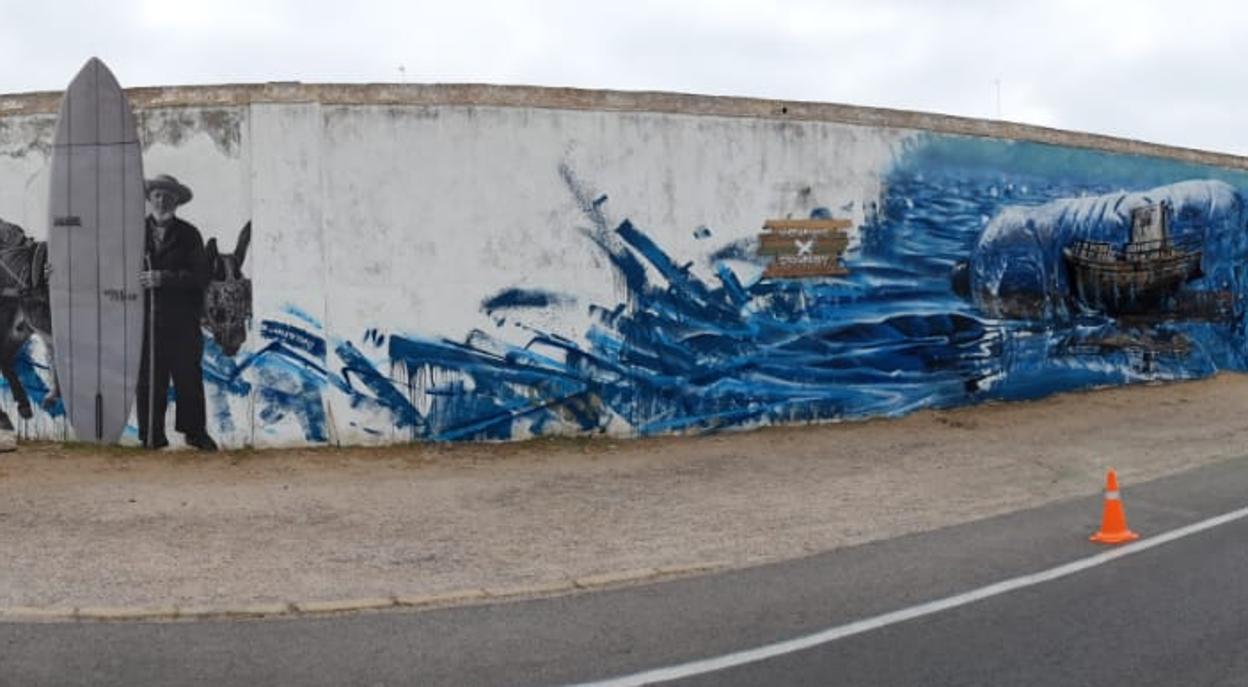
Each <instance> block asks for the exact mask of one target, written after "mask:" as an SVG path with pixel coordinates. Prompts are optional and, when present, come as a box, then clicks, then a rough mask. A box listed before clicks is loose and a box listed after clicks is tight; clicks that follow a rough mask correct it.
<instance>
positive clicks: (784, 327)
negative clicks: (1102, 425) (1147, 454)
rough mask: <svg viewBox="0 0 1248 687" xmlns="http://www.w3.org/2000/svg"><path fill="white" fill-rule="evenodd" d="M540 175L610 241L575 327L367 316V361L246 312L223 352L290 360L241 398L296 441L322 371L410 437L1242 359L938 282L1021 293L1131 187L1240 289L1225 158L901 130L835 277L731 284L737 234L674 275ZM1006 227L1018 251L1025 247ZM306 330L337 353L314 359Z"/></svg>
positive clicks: (1066, 381)
mask: <svg viewBox="0 0 1248 687" xmlns="http://www.w3.org/2000/svg"><path fill="white" fill-rule="evenodd" d="M560 174H561V175H562V176H563V179H564V181H565V183H566V185H567V187H568V189H569V191H570V193H571V194H572V197H573V198H574V200H575V202H576V203H577V205H578V206H579V207H580V209H581V211H582V213H583V214H584V216H585V218H586V220H587V221H588V224H589V226H588V227H586V228H585V229H584V235H585V237H586V239H587V240H588V241H590V242H591V243H592V244H593V245H594V246H596V247H597V249H598V250H600V251H601V252H602V253H603V255H604V256H605V257H606V258H607V260H608V262H609V265H610V269H611V271H612V272H613V274H612V275H604V278H614V279H615V282H616V283H617V284H618V285H619V288H620V289H621V291H622V298H621V300H620V302H618V303H613V304H595V305H590V306H589V312H590V314H591V315H592V319H593V324H592V326H591V327H590V328H589V330H588V331H586V332H583V337H581V338H580V340H581V341H583V343H580V342H577V341H572V340H569V339H567V338H564V337H561V336H558V335H556V334H553V333H550V332H545V331H541V330H539V329H529V330H528V331H530V332H532V334H531V336H530V337H529V339H528V341H527V342H525V343H524V344H523V345H513V344H510V343H508V342H506V341H502V340H499V339H497V338H495V337H493V336H490V335H489V334H487V333H485V332H481V331H474V332H472V333H470V334H469V335H468V337H467V338H466V339H465V340H464V341H462V342H460V341H451V340H445V339H427V338H422V337H419V336H410V335H403V334H394V333H391V334H390V335H389V336H388V337H387V336H385V335H383V334H381V333H380V331H381V330H380V329H370V330H369V331H368V332H366V335H365V337H364V343H365V344H366V345H372V346H374V347H380V346H383V345H384V347H385V356H386V357H387V358H388V360H389V365H390V370H389V371H388V372H383V371H382V370H380V369H378V367H377V365H376V364H375V363H374V362H372V361H370V358H369V356H368V355H366V354H365V351H364V350H362V349H361V348H360V347H358V346H356V345H355V344H353V343H352V342H349V341H340V342H335V343H334V344H333V345H330V346H323V347H321V348H315V347H314V346H313V347H309V346H308V345H304V344H306V343H307V341H308V339H307V338H306V337H305V334H306V336H311V337H314V338H315V337H316V336H317V335H315V334H313V333H299V332H294V331H290V330H283V329H282V328H279V327H269V328H267V329H266V328H265V327H264V326H262V336H263V337H264V338H266V340H268V341H269V343H268V344H266V346H265V347H264V348H263V349H262V350H261V351H260V352H258V353H257V354H255V355H254V356H253V358H252V359H249V360H248V361H245V362H244V363H243V364H242V366H244V367H245V366H247V365H251V366H254V367H257V368H260V369H263V370H269V372H266V373H264V375H262V379H263V381H262V382H261V383H262V384H263V385H270V384H272V385H275V386H277V387H281V384H282V382H280V379H281V378H282V376H283V375H285V376H288V377H293V378H295V379H299V380H305V381H306V384H303V383H298V384H296V383H294V382H291V381H290V380H287V381H286V382H285V384H286V387H289V388H286V387H281V388H283V389H285V391H283V392H282V393H277V392H270V393H268V395H267V397H266V398H267V402H268V403H269V404H270V405H269V406H268V409H267V410H265V411H262V417H276V416H277V415H278V414H279V413H282V412H295V413H296V414H297V415H298V416H300V417H301V418H304V419H305V420H306V422H305V426H306V427H308V428H309V429H308V430H307V431H308V437H309V438H311V437H323V435H324V428H323V425H322V427H321V429H320V430H319V431H318V430H317V429H315V425H316V423H318V422H319V423H324V412H323V410H321V407H322V406H321V401H320V396H319V394H320V390H321V389H326V388H332V389H334V390H336V391H337V392H339V393H344V394H347V395H348V397H349V398H350V399H351V404H352V405H353V406H355V407H361V408H368V409H371V410H379V411H382V412H384V413H386V414H387V415H388V416H389V418H390V421H391V422H392V423H393V426H394V427H397V428H401V429H405V430H407V431H409V432H410V434H411V436H412V438H414V439H427V440H464V439H507V438H513V437H516V436H523V435H527V434H544V433H547V432H555V431H566V430H567V428H575V429H576V430H579V431H585V432H595V431H604V430H606V429H608V428H615V429H618V428H619V425H620V424H623V425H625V426H627V427H628V428H630V429H631V431H633V432H636V433H639V434H652V433H662V432H674V431H675V432H679V431H702V430H710V429H716V428H722V427H740V426H750V425H756V424H760V423H769V422H794V421H808V420H821V419H834V418H850V417H863V416H874V415H897V414H902V413H906V412H909V411H912V410H915V409H918V408H925V407H943V406H949V405H954V404H960V403H966V402H971V401H976V400H983V399H989V398H999V399H1023V398H1034V397H1037V396H1042V395H1045V394H1049V393H1052V392H1055V391H1061V390H1067V389H1074V388H1081V387H1088V386H1097V385H1111V384H1122V383H1128V382H1134V381H1140V380H1151V379H1179V378H1187V377H1198V376H1203V375H1208V374H1211V373H1213V372H1215V371H1217V370H1218V369H1244V367H1245V361H1244V358H1243V350H1244V348H1245V346H1244V341H1245V337H1244V331H1243V322H1242V319H1236V320H1234V321H1219V322H1211V321H1181V320H1180V321H1154V322H1146V323H1138V322H1134V323H1133V322H1119V321H1117V320H1114V319H1111V318H1108V317H1105V316H1097V315H1095V314H1088V313H1076V314H1071V313H1064V314H1062V313H1055V312H1054V311H1053V310H1052V309H1050V310H1048V311H1041V313H1040V314H1039V315H1038V316H1012V315H1011V314H1010V313H1008V312H1004V313H1003V312H1002V311H1000V310H999V309H994V308H992V307H988V305H987V304H986V303H985V302H984V300H983V299H982V298H981V299H979V300H975V299H968V298H964V297H961V296H960V295H959V294H958V293H956V292H955V290H954V288H953V282H952V280H951V274H952V273H953V272H954V268H955V266H956V265H958V263H959V262H962V261H967V262H969V263H970V264H971V265H972V268H973V270H974V280H975V285H976V287H977V288H978V289H979V290H980V291H981V292H986V293H989V294H990V295H1001V293H1002V290H1001V288H1000V285H1001V283H1002V281H1001V280H1000V279H998V280H997V281H996V282H992V280H993V279H995V278H996V277H995V276H994V275H996V274H997V273H1002V274H1005V273H1009V274H1010V275H1012V276H1011V277H1010V278H1009V279H1007V280H1006V282H1008V283H1009V284H1011V285H1012V286H1011V289H1013V290H1014V291H1022V290H1026V289H1021V288H1015V287H1018V286H1019V285H1024V286H1025V285H1028V284H1031V285H1032V286H1033V287H1034V288H1033V291H1034V292H1035V293H1036V294H1040V295H1041V296H1042V297H1043V296H1044V295H1045V294H1050V295H1052V294H1055V293H1058V292H1060V291H1062V290H1063V289H1066V288H1067V286H1066V284H1065V282H1063V281H1061V279H1058V280H1056V281H1054V280H1053V279H1049V278H1048V277H1049V276H1051V275H1053V274H1054V270H1055V269H1058V268H1057V267H1055V265H1056V264H1057V263H1056V262H1055V260H1056V257H1055V256H1057V255H1058V254H1059V253H1058V251H1060V249H1061V247H1062V244H1063V242H1066V241H1069V240H1071V239H1072V238H1073V237H1085V238H1086V237H1098V238H1112V237H1114V236H1120V234H1121V231H1122V229H1123V224H1122V222H1123V221H1124V220H1123V219H1122V218H1123V217H1124V215H1123V214H1122V209H1123V208H1124V207H1126V206H1128V205H1132V204H1135V203H1137V202H1143V201H1144V198H1145V196H1147V197H1148V200H1149V201H1150V202H1155V201H1156V200H1160V199H1166V200H1169V201H1170V202H1172V203H1173V204H1174V205H1175V208H1176V220H1175V224H1174V229H1175V230H1176V231H1178V232H1196V231H1199V232H1201V236H1202V237H1203V241H1204V246H1205V251H1206V254H1207V256H1208V257H1207V260H1206V264H1205V266H1204V267H1205V273H1206V277H1204V279H1206V280H1207V282H1208V283H1207V284H1205V285H1204V286H1206V287H1208V288H1216V289H1222V290H1227V289H1229V290H1232V291H1234V292H1235V293H1236V294H1240V295H1241V297H1242V294H1243V293H1244V288H1245V283H1244V279H1243V273H1242V272H1243V270H1242V267H1241V265H1243V263H1244V262H1245V260H1244V257H1245V245H1246V244H1245V241H1248V239H1246V238H1245V236H1244V233H1243V201H1242V193H1241V191H1239V190H1238V189H1241V188H1244V187H1245V186H1248V176H1245V175H1243V174H1237V173H1231V172H1228V171H1226V170H1216V169H1210V168H1204V167H1198V166H1194V165H1188V164H1185V163H1171V162H1164V161H1157V160H1147V159H1143V158H1131V157H1129V156H1114V155H1109V154H1105V153H1096V152H1092V151H1071V150H1068V149H1062V148H1057V147H1053V146H1042V145H1038V144H1021V143H1010V142H1002V141H983V140H979V139H959V138H956V137H936V136H933V137H923V138H920V140H919V142H918V143H917V144H915V145H912V146H911V147H910V148H908V149H907V150H906V151H905V152H904V153H903V154H902V155H900V157H899V158H898V160H897V162H896V164H895V165H894V168H893V169H892V170H891V172H890V173H889V174H888V175H887V176H886V178H885V179H884V182H885V184H884V192H883V193H882V194H881V196H880V197H879V198H877V199H869V200H867V201H866V202H865V203H864V208H865V220H864V222H863V223H862V225H861V226H860V227H859V228H858V233H859V236H858V238H859V241H858V243H856V244H855V247H854V248H853V249H851V250H850V251H849V252H848V253H847V254H846V255H845V256H844V260H843V262H844V263H845V265H846V266H847V267H848V268H849V270H850V275H849V276H847V277H844V278H837V279H828V280H812V281H798V280H757V281H753V282H748V283H747V282H743V281H742V279H741V278H740V277H739V276H738V274H737V273H736V272H734V270H733V268H732V266H731V264H732V262H733V261H739V260H742V259H747V260H749V259H754V258H753V250H752V249H751V247H750V246H749V245H748V244H749V242H748V241H745V242H742V241H737V242H735V243H729V244H725V245H722V246H720V247H718V248H714V247H710V248H709V249H708V251H707V253H708V255H710V256H711V263H710V265H709V267H710V269H709V271H707V272H704V273H703V272H695V271H694V270H693V267H692V264H691V263H682V262H680V261H678V260H676V259H674V258H673V257H672V256H671V255H670V254H669V253H667V252H666V251H665V250H664V249H663V248H662V247H661V246H660V245H659V243H658V242H656V241H655V240H654V239H653V238H652V237H651V235H650V234H648V233H647V232H646V231H645V230H644V228H642V227H638V226H636V225H635V224H634V223H633V222H631V221H629V220H627V219H625V220H622V221H618V222H610V221H608V219H607V215H606V206H607V196H606V195H605V194H602V193H598V192H594V191H591V190H590V189H589V188H588V187H587V186H586V185H585V184H583V183H582V182H581V181H580V180H579V179H578V178H577V177H576V175H575V174H574V173H573V171H572V170H571V169H570V168H567V167H564V168H561V169H560ZM1193 180H1195V181H1193ZM1181 182H1185V183H1181ZM1088 196H1098V197H1097V198H1089V197H1088ZM810 214H811V216H812V217H824V216H826V215H827V214H828V212H827V210H826V209H823V208H811V209H810ZM1126 216H1128V217H1129V214H1128V215H1126ZM1040 225H1045V226H1048V227H1049V229H1047V230H1044V231H1041V230H1039V229H1038V227H1039V226H1040ZM695 231H696V230H695ZM1046 232H1047V233H1046ZM1019 236H1024V237H1026V240H1020V239H1018V237H1019ZM706 238H709V236H707V237H706ZM1019 246H1025V247H1026V250H1028V251H1034V252H1033V253H1029V254H1026V255H1023V254H1022V253H1019V250H1018V249H1019ZM1016 253H1018V254H1017V255H1016ZM1029 270H1030V271H1029ZM1046 270H1047V272H1046ZM699 273H703V274H709V275H711V276H710V277H709V278H704V277H701V276H699ZM989 284H995V286H993V287H991V288H988V287H986V286H985V285H989ZM1201 286H1202V285H1201V284H1197V285H1195V287H1198V288H1199V287H1201ZM993 288H995V289H996V291H995V292H994V291H993ZM1011 289H1006V290H1005V293H1006V295H1009V293H1011ZM1050 290H1054V291H1052V292H1051V291H1050ZM570 299H571V296H562V295H560V294H557V293H555V292H553V291H544V290H538V289H527V290H519V289H509V290H505V291H503V292H501V293H499V294H498V295H496V296H494V297H492V298H487V299H486V300H485V301H484V303H483V309H484V310H487V311H490V310H494V309H501V308H504V307H506V308H512V309H517V310H521V312H520V313H519V315H523V310H524V309H529V308H534V307H548V308H559V307H569V305H570V303H571V302H573V301H571V300H570ZM1238 312H1242V308H1239V309H1238ZM1059 314H1060V315H1061V316H1057V315H1059ZM302 321H303V322H306V323H309V324H311V322H310V321H309V320H308V319H304V320H302ZM287 326H290V325H287ZM295 329H297V327H296V328H295ZM390 329H394V328H390ZM300 342H303V344H301V343H300ZM326 350H330V351H332V355H333V356H335V357H336V359H337V360H338V361H340V362H341V369H339V370H338V371H336V372H334V371H331V370H330V369H329V366H328V365H326V364H325V361H324V359H323V357H324V356H327V355H329V354H328V353H322V352H323V351H326ZM316 354H321V357H319V358H318V356H317V355H316ZM226 372H227V374H222V375H221V378H222V379H221V382H220V383H221V384H223V385H225V386H224V388H235V387H232V386H230V385H231V384H237V381H231V380H236V379H237V369H228V370H227V371H226ZM278 373H280V374H278ZM265 375H268V376H265ZM273 375H277V376H276V377H274V376H273ZM313 399H315V401H314V400H313ZM265 413H267V415H266V414H265ZM362 429H363V430H364V431H366V432H369V433H378V432H379V430H378V429H377V428H375V427H363V428H362Z"/></svg>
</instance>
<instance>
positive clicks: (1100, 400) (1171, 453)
mask: <svg viewBox="0 0 1248 687" xmlns="http://www.w3.org/2000/svg"><path fill="white" fill-rule="evenodd" d="M1245 411H1248V376H1246V375H1234V374H1221V375H1218V376H1216V377H1214V378H1211V379H1206V380H1202V381H1196V382H1185V383H1178V384H1168V385H1160V386H1136V387H1129V388H1118V389H1109V390H1099V391H1093V392H1086V393H1072V394H1064V395H1060V396H1055V397H1051V398H1048V399H1044V400H1041V401H1036V402H1030V403H1016V404H989V405H981V406H975V407H970V408H963V409H957V410H949V411H925V412H920V413H916V414H914V415H910V416H908V417H905V418H901V419H896V420H872V421H867V422H853V423H841V424H830V425H820V426H809V427H796V428H769V429H763V430H758V431H753V432H734V433H722V434H716V435H710V436H702V437H669V438H660V439H643V440H633V441H620V440H609V439H604V438H597V439H587V440H539V441H531V442H524V443H519V444H472V445H427V444H425V445H409V446H402V447H388V448H381V449H316V450H289V451H264V452H245V451H244V452H229V453H220V454H213V455H204V454H198V453H192V452H162V453H159V454H148V453H143V452H141V451H137V450H123V449H106V450H94V449H90V448H87V447H82V446H66V445H59V444H23V445H22V447H21V449H20V451H18V452H17V453H9V454H3V455H0V542H3V545H4V546H3V549H4V552H5V556H4V563H3V565H0V606H5V607H14V606H23V607H69V606H114V607H115V606H159V605H170V604H174V605H180V606H209V607H239V606H244V605H251V604H263V603H287V602H291V601H333V600H337V599H355V598H376V597H394V596H396V595H400V596H420V595H436V594H442V593H447V592H451V591H457V590H465V589H480V588H492V589H505V588H523V587H529V588H534V589H538V588H541V587H543V586H552V585H553V586H558V585H559V584H563V583H566V581H568V580H571V579H577V578H584V577H592V576H604V575H605V576H607V577H604V578H603V579H609V576H610V575H611V574H614V573H618V572H620V571H634V570H642V569H653V568H668V567H673V568H676V567H689V566H703V565H713V566H717V567H739V566H748V565H754V564H758V563H763V562H769V561H775V560H781V559H786V558H793V557H798V556H803V555H807V554H810V553H814V552H820V551H826V550H829V549H834V548H837V547H841V546H846V545H851V544H858V543H862V542H866V541H871V540H876V539H883V538H888V537H893V536H897V535H901V534H906V533H911V532H918V531H924V530H930V529H936V528H939V527H943V526H946V525H951V524H956V523H960V522H966V521H970V520H975V519H978V518H982V517H987V516H991V515H996V514H1000V513H1004V512H1009V511H1013V510H1019V509H1022V508H1028V507H1032V506H1038V505H1042V504H1045V503H1049V502H1052V501H1056V500H1060V499H1063V498H1067V497H1071V496H1076V495H1087V494H1091V493H1095V492H1097V491H1098V490H1099V489H1100V488H1101V485H1102V480H1103V478H1104V471H1105V470H1106V469H1107V468H1109V467H1114V468H1117V469H1118V471H1119V475H1120V477H1121V479H1122V481H1123V487H1124V493H1125V494H1126V498H1127V499H1128V500H1127V504H1128V514H1129V512H1130V500H1129V499H1130V490H1131V484H1132V483H1139V482H1142V481H1145V480H1149V479H1154V478H1157V477H1162V476H1165V475H1169V474H1174V473H1177V472H1182V471H1184V470H1187V469H1190V468H1193V467H1197V466H1200V465H1204V464H1208V463H1213V462H1218V461H1222V460H1228V459H1232V458H1238V457H1241V456H1244V455H1248V449H1245V448H1244V447H1245V446H1246V445H1248V412H1245ZM1098 517H1099V514H1098V513H1089V514H1088V522H1089V528H1090V529H1089V532H1091V530H1092V529H1094V528H1095V525H1096V523H1097V518H1098Z"/></svg>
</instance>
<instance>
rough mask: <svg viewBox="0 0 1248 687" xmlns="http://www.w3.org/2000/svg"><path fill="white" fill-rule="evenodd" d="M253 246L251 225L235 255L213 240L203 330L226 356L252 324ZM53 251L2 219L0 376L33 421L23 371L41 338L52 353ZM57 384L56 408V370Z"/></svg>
mask: <svg viewBox="0 0 1248 687" xmlns="http://www.w3.org/2000/svg"><path fill="white" fill-rule="evenodd" d="M250 243H251V222H248V223H247V224H246V225H245V226H244V227H243V229H242V231H241V232H239V235H238V242H237V243H236V244H235V248H234V252H233V253H221V252H220V251H219V250H218V249H217V240H216V239H215V238H213V239H210V240H209V241H208V245H207V246H206V247H205V252H206V253H207V256H208V266H209V270H210V275H211V276H210V280H209V282H208V287H207V288H206V289H205V292H204V315H203V321H202V325H203V327H204V328H205V329H206V330H207V331H208V333H209V334H210V335H211V336H212V337H213V338H214V339H215V340H216V342H217V344H218V345H219V346H221V350H222V351H223V352H224V353H225V354H226V355H230V356H232V355H234V354H235V353H237V352H238V349H239V347H240V346H242V343H243V341H244V340H245V339H246V336H247V325H248V323H249V322H250V320H251V280H250V279H247V278H245V277H244V276H243V272H242V268H243V261H244V260H245V259H246V257H247V246H248V244H250ZM47 260H48V249H47V242H46V241H35V240H34V239H32V238H30V237H28V236H27V235H26V232H25V231H23V230H22V228H21V227H19V226H17V225H16V224H11V223H9V222H5V221H4V220H2V219H0V375H3V376H4V379H5V381H6V382H8V385H9V388H10V389H11V390H12V392H13V399H14V400H15V401H17V412H18V414H20V415H21V416H22V417H23V418H30V417H32V416H33V414H34V413H33V412H32V408H31V405H30V397H29V394H28V392H27V389H26V387H25V385H23V384H22V381H21V378H20V377H19V375H18V372H17V362H18V357H19V356H20V355H21V352H22V347H23V346H25V345H26V342H27V341H28V340H29V339H30V338H31V336H33V335H38V336H39V338H40V339H41V340H42V341H43V343H44V345H45V346H47V348H48V355H49V358H51V356H52V355H53V349H52V310H51V306H50V301H49V299H48V272H47V264H48V262H47ZM51 375H52V385H51V389H50V390H49V392H48V394H47V395H46V396H44V398H43V407H44V408H45V409H50V408H52V407H53V406H55V405H56V403H57V401H58V400H60V388H59V386H58V384H57V382H56V372H55V369H53V370H52V371H51ZM12 427H13V424H12V421H11V420H10V419H9V417H8V415H7V414H5V413H4V411H2V410H0V429H12Z"/></svg>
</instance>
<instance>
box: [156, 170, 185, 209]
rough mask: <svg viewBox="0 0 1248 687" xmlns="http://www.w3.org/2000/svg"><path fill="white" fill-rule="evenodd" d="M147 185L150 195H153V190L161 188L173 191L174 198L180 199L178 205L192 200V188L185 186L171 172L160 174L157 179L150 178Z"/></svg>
mask: <svg viewBox="0 0 1248 687" xmlns="http://www.w3.org/2000/svg"><path fill="white" fill-rule="evenodd" d="M146 185H147V194H148V195H151V193H152V191H155V190H156V189H160V190H162V191H168V192H169V193H172V194H173V197H174V199H176V200H177V201H178V205H186V204H187V203H189V202H191V197H192V195H191V189H189V188H187V187H185V186H183V185H182V183H181V182H179V181H178V180H177V179H175V178H174V177H173V176H171V175H169V174H158V175H156V178H155V179H148V180H147V184H146Z"/></svg>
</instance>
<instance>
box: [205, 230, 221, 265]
mask: <svg viewBox="0 0 1248 687" xmlns="http://www.w3.org/2000/svg"><path fill="white" fill-rule="evenodd" d="M204 252H205V253H207V254H208V268H209V269H212V270H215V269H217V262H219V261H220V259H221V251H219V250H217V237H215V236H214V237H212V238H210V239H208V245H206V246H204Z"/></svg>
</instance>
